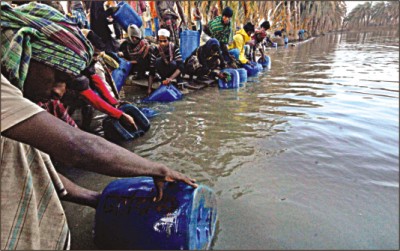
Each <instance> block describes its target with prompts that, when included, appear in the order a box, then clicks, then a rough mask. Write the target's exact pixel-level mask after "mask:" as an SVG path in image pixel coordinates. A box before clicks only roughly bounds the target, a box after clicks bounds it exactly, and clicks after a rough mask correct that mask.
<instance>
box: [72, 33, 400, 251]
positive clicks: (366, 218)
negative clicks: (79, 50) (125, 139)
mask: <svg viewBox="0 0 400 251" xmlns="http://www.w3.org/2000/svg"><path fill="white" fill-rule="evenodd" d="M268 55H270V57H271V60H272V69H271V70H269V71H264V72H263V73H262V74H261V75H260V76H259V77H258V78H254V79H251V80H252V81H251V82H248V83H247V84H246V86H245V87H243V88H240V89H239V90H219V89H218V88H207V89H204V90H201V91H197V92H195V93H193V94H190V95H187V96H186V97H185V98H184V100H183V101H179V102H175V103H171V104H154V105H151V108H153V109H156V110H158V111H159V112H160V113H161V115H159V116H157V117H155V118H154V119H152V120H151V123H152V127H151V129H150V131H149V132H148V133H147V134H146V135H145V136H144V137H143V138H140V139H138V140H136V141H133V142H129V143H124V144H123V146H124V147H125V148H128V149H130V150H132V151H134V152H135V153H137V154H139V155H141V156H143V157H146V158H149V159H152V160H155V161H159V162H163V163H165V164H167V165H168V166H170V167H171V168H174V169H176V170H179V171H181V172H184V173H187V174H188V175H190V176H192V177H194V178H196V179H197V180H198V182H199V183H203V184H206V185H208V186H210V187H212V188H213V189H214V190H215V192H216V193H217V196H218V210H219V221H218V229H217V233H216V238H215V240H214V242H213V245H212V248H213V249H399V34H398V32H383V31H382V32H367V33H347V34H330V35H326V36H323V37H318V38H315V39H313V40H311V41H307V42H305V43H300V44H297V45H296V46H294V47H292V46H288V47H286V48H283V47H279V48H278V49H271V50H269V51H268ZM144 94H145V90H139V92H135V93H132V94H129V93H127V99H128V100H131V101H135V100H137V99H139V98H140V97H143V95H144ZM68 176H69V177H72V178H73V179H75V180H76V181H77V182H78V183H79V184H81V185H84V186H86V187H89V188H91V189H96V190H101V189H102V188H103V187H104V186H105V185H107V184H108V182H110V181H111V180H113V178H110V177H105V176H101V175H96V174H90V173H86V172H82V171H77V170H75V171H70V172H69V173H68ZM64 205H65V206H66V208H67V215H68V216H69V217H70V220H69V224H70V227H71V228H72V237H73V243H72V248H73V249H96V247H95V246H94V245H93V243H92V242H91V233H90V232H91V227H92V224H93V218H94V210H92V209H90V208H85V207H80V206H75V205H73V204H71V203H64ZM76 212H78V214H77V213H76Z"/></svg>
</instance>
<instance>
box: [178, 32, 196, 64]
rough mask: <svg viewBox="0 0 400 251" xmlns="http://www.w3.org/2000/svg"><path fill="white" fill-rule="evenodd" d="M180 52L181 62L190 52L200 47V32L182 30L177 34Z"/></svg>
mask: <svg viewBox="0 0 400 251" xmlns="http://www.w3.org/2000/svg"><path fill="white" fill-rule="evenodd" d="M179 37H180V52H181V55H182V60H183V61H185V59H186V58H188V57H189V56H190V55H191V54H192V52H193V51H194V50H195V49H196V48H198V47H199V46H200V32H198V31H192V30H184V31H182V32H181V33H180V34H179Z"/></svg>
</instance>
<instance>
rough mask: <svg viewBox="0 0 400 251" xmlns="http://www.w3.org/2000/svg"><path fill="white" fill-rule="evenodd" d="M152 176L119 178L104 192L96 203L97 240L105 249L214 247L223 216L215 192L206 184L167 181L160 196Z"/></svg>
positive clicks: (95, 235) (95, 237)
mask: <svg viewBox="0 0 400 251" xmlns="http://www.w3.org/2000/svg"><path fill="white" fill-rule="evenodd" d="M155 196H156V189H155V186H154V182H153V179H152V178H150V177H137V178H127V179H119V180H115V181H113V182H111V183H110V184H109V185H108V186H107V187H106V188H105V189H104V190H103V192H102V195H101V198H100V200H99V205H98V206H97V209H96V216H95V227H94V242H95V244H96V245H97V246H98V247H99V248H101V249H117V250H121V249H131V250H134V249H136V250H148V249H152V250H181V249H186V250H200V249H209V247H210V244H211V241H212V239H213V237H214V233H215V225H216V221H217V201H216V196H215V194H214V192H213V191H212V190H211V189H210V188H208V187H207V186H204V185H199V186H198V187H197V188H193V187H191V186H189V185H187V184H185V183H183V182H176V183H169V182H167V183H165V186H164V194H163V198H162V199H161V201H159V202H154V201H153V198H154V197H155Z"/></svg>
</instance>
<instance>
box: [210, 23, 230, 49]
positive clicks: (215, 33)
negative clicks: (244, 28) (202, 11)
mask: <svg viewBox="0 0 400 251" xmlns="http://www.w3.org/2000/svg"><path fill="white" fill-rule="evenodd" d="M208 29H209V30H210V32H211V37H213V38H216V39H217V40H218V41H219V42H220V43H222V44H228V43H229V36H230V35H231V25H230V23H228V24H227V25H225V24H223V22H222V16H218V17H216V18H214V19H213V20H211V21H210V22H209V23H208Z"/></svg>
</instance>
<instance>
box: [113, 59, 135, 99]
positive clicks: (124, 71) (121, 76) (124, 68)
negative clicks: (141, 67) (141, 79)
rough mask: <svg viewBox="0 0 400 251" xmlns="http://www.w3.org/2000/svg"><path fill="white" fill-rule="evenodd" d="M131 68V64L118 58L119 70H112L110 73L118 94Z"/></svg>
mask: <svg viewBox="0 0 400 251" xmlns="http://www.w3.org/2000/svg"><path fill="white" fill-rule="evenodd" d="M131 68H132V64H131V63H130V62H129V61H127V60H125V59H123V58H119V68H118V69H115V70H113V72H112V73H111V76H112V78H113V79H114V82H115V85H116V86H117V90H118V92H120V91H121V89H122V86H124V84H125V81H126V78H127V77H128V75H129V72H130V71H131Z"/></svg>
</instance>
